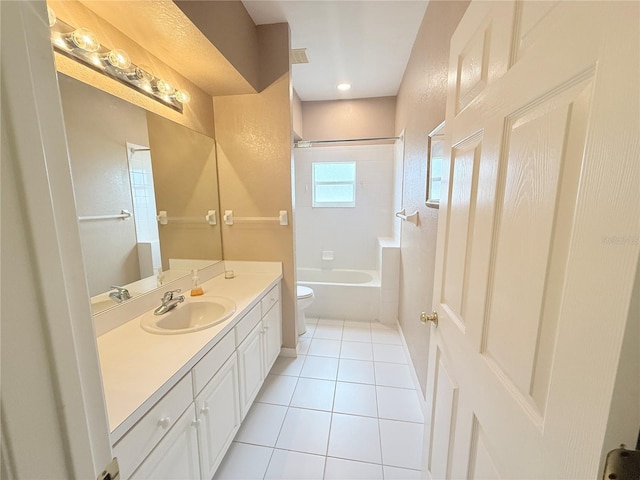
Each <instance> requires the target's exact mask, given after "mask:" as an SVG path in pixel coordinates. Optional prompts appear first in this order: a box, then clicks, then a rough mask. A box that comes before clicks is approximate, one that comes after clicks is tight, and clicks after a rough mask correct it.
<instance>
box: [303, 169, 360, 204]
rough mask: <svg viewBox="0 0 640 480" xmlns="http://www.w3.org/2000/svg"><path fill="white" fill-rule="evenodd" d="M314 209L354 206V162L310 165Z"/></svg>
mask: <svg viewBox="0 0 640 480" xmlns="http://www.w3.org/2000/svg"><path fill="white" fill-rule="evenodd" d="M311 170H312V183H313V203H312V205H313V206H314V207H355V206H356V162H322V163H312V164H311Z"/></svg>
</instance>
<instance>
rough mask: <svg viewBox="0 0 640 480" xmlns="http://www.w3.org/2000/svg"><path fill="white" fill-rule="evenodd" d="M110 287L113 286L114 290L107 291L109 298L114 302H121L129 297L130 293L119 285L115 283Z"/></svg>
mask: <svg viewBox="0 0 640 480" xmlns="http://www.w3.org/2000/svg"><path fill="white" fill-rule="evenodd" d="M111 288H115V292H111V293H109V298H110V299H111V300H113V301H114V302H116V303H122V302H124V301H125V300H129V299H130V298H131V294H130V293H129V290H127V289H126V288H124V287H119V286H117V285H111Z"/></svg>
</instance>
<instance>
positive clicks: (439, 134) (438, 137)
mask: <svg viewBox="0 0 640 480" xmlns="http://www.w3.org/2000/svg"><path fill="white" fill-rule="evenodd" d="M436 145H442V148H443V150H444V122H442V123H441V124H440V125H438V126H437V127H436V128H434V129H433V130H432V131H431V133H429V137H428V142H427V176H426V191H425V202H424V203H425V205H426V206H427V207H431V208H440V198H441V196H442V176H440V177H434V176H433V169H432V165H431V164H432V162H433V158H434V149H435V146H436ZM436 158H440V159H441V161H442V160H443V159H444V151H443V153H442V156H441V157H436ZM441 175H442V174H441ZM434 180H438V181H440V186H441V190H440V196H439V197H438V198H433V197H432V195H431V194H432V185H433V181H434Z"/></svg>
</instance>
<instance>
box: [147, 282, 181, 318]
mask: <svg viewBox="0 0 640 480" xmlns="http://www.w3.org/2000/svg"><path fill="white" fill-rule="evenodd" d="M176 293H180V289H179V288H178V289H177V290H169V291H168V292H165V294H164V295H163V296H162V305H160V306H159V307H158V308H156V309H155V310H154V311H153V314H154V315H164V314H165V313H167V312H170V311H171V310H173V309H174V308H176V307H177V306H178V304H179V303H181V302H184V295H180V296H179V297H174V296H173V295H174V294H176Z"/></svg>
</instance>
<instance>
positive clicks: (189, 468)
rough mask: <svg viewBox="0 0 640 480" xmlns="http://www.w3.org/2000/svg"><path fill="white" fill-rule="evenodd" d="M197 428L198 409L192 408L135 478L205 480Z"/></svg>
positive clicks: (177, 423)
mask: <svg viewBox="0 0 640 480" xmlns="http://www.w3.org/2000/svg"><path fill="white" fill-rule="evenodd" d="M197 425H198V423H197V421H196V418H195V411H194V406H193V404H191V405H189V408H188V409H187V411H186V412H184V413H183V414H182V416H181V417H180V418H179V419H178V421H177V422H176V423H175V424H174V425H173V427H171V430H169V432H167V434H166V436H164V437H163V438H162V440H161V441H160V443H158V445H157V446H156V448H154V449H153V451H152V452H151V454H150V455H149V456H148V457H147V458H146V459H145V460H144V462H142V464H141V465H140V467H138V469H137V470H136V472H135V473H134V474H133V476H132V477H131V478H132V479H139V480H175V479H177V478H180V479H198V478H201V476H200V464H199V462H198V457H199V455H198V437H197V434H196V429H197ZM207 478H211V477H207Z"/></svg>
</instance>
